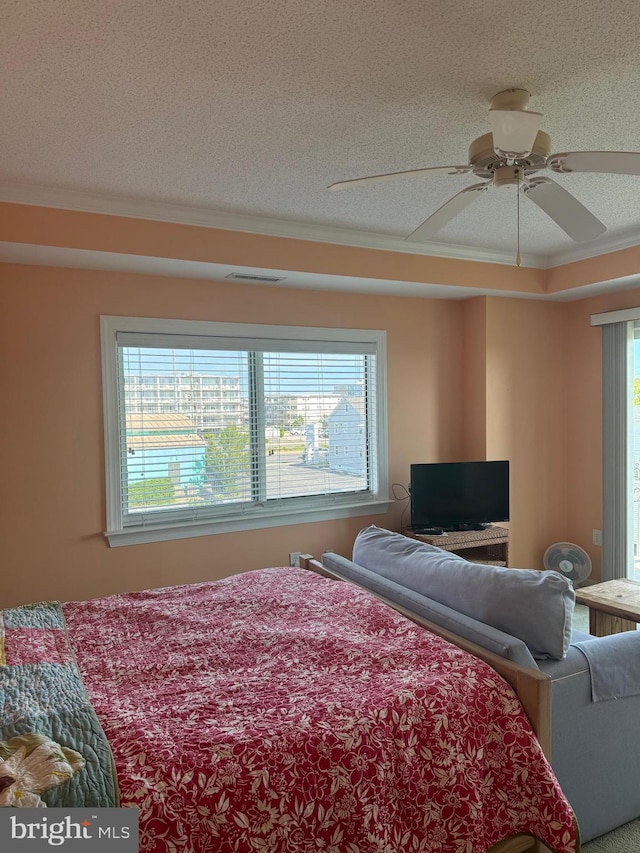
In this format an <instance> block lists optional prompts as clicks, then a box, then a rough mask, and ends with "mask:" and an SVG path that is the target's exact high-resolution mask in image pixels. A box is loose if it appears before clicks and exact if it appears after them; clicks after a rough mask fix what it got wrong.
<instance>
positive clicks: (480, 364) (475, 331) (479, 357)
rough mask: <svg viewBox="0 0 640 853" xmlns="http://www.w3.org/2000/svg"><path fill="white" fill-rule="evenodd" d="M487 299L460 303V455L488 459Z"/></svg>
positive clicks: (468, 457)
mask: <svg viewBox="0 0 640 853" xmlns="http://www.w3.org/2000/svg"><path fill="white" fill-rule="evenodd" d="M486 349H487V300H486V298H485V297H483V296H479V297H477V298H475V299H467V300H466V301H465V302H464V303H463V338H462V352H463V364H464V369H463V376H462V394H463V398H464V408H463V412H462V429H463V446H464V449H463V456H464V458H465V459H467V460H470V461H473V460H477V461H481V460H484V459H486V458H487V361H486Z"/></svg>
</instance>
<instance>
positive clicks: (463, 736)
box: [0, 568, 579, 853]
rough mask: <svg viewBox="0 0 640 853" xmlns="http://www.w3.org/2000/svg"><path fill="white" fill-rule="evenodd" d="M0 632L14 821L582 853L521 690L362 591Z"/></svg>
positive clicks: (331, 842) (154, 602)
mask: <svg viewBox="0 0 640 853" xmlns="http://www.w3.org/2000/svg"><path fill="white" fill-rule="evenodd" d="M2 615H3V622H4V658H3V660H2V665H1V666H0V681H1V686H2V689H3V696H2V702H3V704H2V717H1V718H0V723H1V726H0V741H2V743H0V758H2V759H4V763H3V764H2V765H1V766H0V779H1V781H2V784H1V785H0V788H1V789H2V790H1V791H0V804H3V805H10V806H15V805H21V804H25V800H26V804H28V805H39V804H45V803H46V804H48V805H49V806H53V805H76V806H78V805H83V806H96V807H97V806H105V805H116V804H117V803H118V802H120V804H121V805H125V806H135V807H137V808H139V810H140V830H141V833H140V850H141V851H142V853H146V851H154V853H161V851H162V853H166V851H172V850H180V851H184V853H231V851H236V853H250V851H263V853H285V851H286V853H310V851H314V853H317V851H319V850H322V851H324V853H374V851H375V853H381V851H385V853H405V851H415V853H419V851H425V853H427V851H428V852H429V853H435V851H441V853H450V851H464V853H467V851H473V853H485V851H487V850H488V849H492V850H496V851H498V850H499V851H500V853H503V851H520V850H524V849H525V848H528V847H529V846H530V845H531V839H532V838H533V837H538V838H540V839H542V841H543V842H544V843H545V844H546V845H547V846H548V847H549V848H551V849H552V850H554V851H556V853H575V851H577V850H578V848H579V842H578V840H577V830H576V827H575V821H574V815H573V812H572V810H571V808H570V806H569V804H568V803H567V801H566V798H565V797H564V795H563V794H562V792H561V790H560V788H559V785H558V783H557V781H556V779H555V778H554V776H553V773H552V772H551V769H550V767H549V765H548V763H547V761H546V759H545V757H544V754H543V752H542V749H541V747H540V744H539V742H538V740H537V739H536V737H535V734H534V732H533V730H532V728H531V726H530V724H529V722H528V720H527V718H526V716H525V714H524V711H523V709H522V706H521V705H520V703H519V702H518V701H517V699H516V697H515V695H514V693H513V691H512V690H511V688H510V687H509V686H508V685H507V684H506V682H505V681H503V680H502V679H501V678H500V677H499V676H498V675H497V673H496V672H495V671H494V670H493V669H491V668H490V667H489V666H488V665H487V664H486V663H484V662H483V661H482V660H480V659H478V658H474V657H473V656H471V655H469V654H467V653H466V652H464V651H462V650H461V649H459V648H456V647H455V646H453V645H451V644H449V643H447V642H445V641H444V640H442V639H441V638H440V637H438V636H436V635H435V634H433V633H429V632H428V631H426V630H424V629H423V628H421V627H418V626H416V625H415V624H414V623H413V622H410V621H409V620H408V619H406V618H404V617H403V616H401V615H400V614H399V613H397V612H396V611H394V610H393V609H392V608H390V607H388V606H387V605H386V604H383V603H382V602H380V601H379V600H378V599H377V598H376V597H375V596H374V595H372V594H371V593H370V592H368V591H366V590H363V589H360V588H359V587H358V586H356V585H353V584H347V583H336V582H334V581H332V580H328V579H326V578H324V577H321V576H319V575H318V574H314V573H312V572H308V571H305V570H303V569H289V568H272V569H261V570H258V571H253V572H247V573H245V574H242V575H237V576H234V577H230V578H227V579H225V580H222V581H217V582H214V583H203V584H194V585H189V586H179V587H171V588H168V589H161V590H150V591H147V592H141V593H130V594H124V595H114V596H109V597H106V598H102V599H96V600H94V601H87V602H68V603H66V604H63V605H59V604H57V603H51V602H49V603H46V604H41V605H32V606H28V607H18V608H13V609H10V610H5V611H3V612H2ZM0 633H1V632H0ZM509 666H512V664H509ZM89 700H90V701H89ZM43 750H44V758H45V761H40V760H39V759H40V757H43V755H42V753H43ZM111 755H113V762H114V766H112V764H111ZM43 767H47V768H49V769H50V768H51V767H55V770H56V773H55V774H52V773H49V772H45V771H44V770H43ZM114 769H115V774H114ZM116 774H117V779H116V778H115V775H116ZM54 777H55V778H54ZM118 788H119V793H118Z"/></svg>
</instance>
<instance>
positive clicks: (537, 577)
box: [353, 525, 575, 660]
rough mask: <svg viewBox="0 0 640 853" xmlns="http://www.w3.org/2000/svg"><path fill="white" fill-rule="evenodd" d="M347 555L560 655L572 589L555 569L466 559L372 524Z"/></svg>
mask: <svg viewBox="0 0 640 853" xmlns="http://www.w3.org/2000/svg"><path fill="white" fill-rule="evenodd" d="M353 560H354V562H355V563H358V564H359V565H361V566H364V567H365V568H367V569H369V570H370V571H373V572H377V573H378V574H380V575H382V576H383V577H386V578H390V579H391V580H393V581H395V582H396V583H399V584H402V585H403V586H406V587H408V588H409V589H413V590H415V591H416V592H419V593H421V594H422V595H426V596H428V597H429V598H432V599H435V600H436V601H439V602H440V603H441V604H446V605H447V607H451V608H453V609H455V610H458V611H459V612H460V613H464V614H465V615H466V616H470V617H471V618H473V619H477V620H479V621H480V622H484V623H486V624H487V625H492V626H493V627H494V628H498V630H500V631H504V632H505V633H507V634H511V635H512V636H514V637H518V638H519V639H521V640H523V641H524V642H525V643H526V645H527V646H528V648H529V650H530V652H531V654H532V655H533V657H534V658H537V659H545V658H554V659H556V660H561V659H562V658H563V657H564V656H565V654H566V652H567V649H568V647H569V644H570V642H571V623H572V620H573V610H574V607H575V592H574V589H573V586H572V584H571V582H570V581H569V580H567V578H565V577H564V576H563V575H561V574H560V573H559V572H549V571H538V570H537V569H507V568H502V567H499V566H485V565H480V564H477V563H469V562H468V561H467V560H464V559H463V558H462V557H459V556H458V555H456V554H451V553H448V552H447V551H443V550H442V549H440V548H436V547H434V546H432V545H427V544H426V543H425V542H419V541H418V540H416V539H409V538H408V537H406V536H402V535H401V534H400V533H392V532H391V531H389V530H383V529H382V528H379V527H376V526H375V525H372V526H371V527H367V528H365V529H364V530H361V531H360V533H359V534H358V536H357V537H356V541H355V543H354V546H353Z"/></svg>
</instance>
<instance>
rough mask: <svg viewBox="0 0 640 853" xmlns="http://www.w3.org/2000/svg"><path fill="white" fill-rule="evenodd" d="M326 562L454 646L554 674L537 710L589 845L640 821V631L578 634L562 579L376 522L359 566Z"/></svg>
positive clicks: (362, 540) (361, 548) (357, 551)
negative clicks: (475, 558)
mask: <svg viewBox="0 0 640 853" xmlns="http://www.w3.org/2000/svg"><path fill="white" fill-rule="evenodd" d="M322 565H323V569H322V570H323V571H324V572H325V574H327V575H328V576H332V577H338V578H344V579H348V580H350V581H352V582H354V583H356V584H359V585H362V586H364V587H366V588H367V589H369V590H372V591H373V592H374V593H376V594H377V595H379V596H381V597H383V598H384V599H385V600H387V601H389V602H390V603H392V604H393V605H394V606H397V607H399V608H400V609H401V610H402V612H405V613H407V614H408V615H410V616H414V617H416V616H417V617H418V618H424V619H426V620H429V622H430V623H432V625H435V626H437V627H436V628H435V630H439V631H440V632H441V633H442V634H443V635H445V636H447V637H449V638H450V639H452V640H453V641H454V642H459V643H461V644H462V645H463V646H465V645H466V646H467V647H468V643H469V642H472V643H474V644H477V645H478V646H481V647H482V648H483V649H485V650H488V652H490V653H491V654H493V655H497V656H499V658H500V659H502V660H504V661H507V660H508V661H512V662H513V663H515V664H516V665H517V669H518V670H519V671H520V672H521V673H525V672H527V671H528V672H530V673H533V672H535V673H537V674H538V675H542V676H544V677H545V678H546V680H547V681H548V686H549V687H550V691H549V694H548V695H549V696H550V699H549V704H548V706H546V705H545V702H546V700H545V693H544V691H542V692H538V693H536V694H535V695H534V696H533V699H532V701H531V702H530V704H529V707H528V712H529V714H530V716H532V718H533V721H534V724H535V725H536V727H537V728H538V731H539V734H540V738H541V742H542V744H543V746H544V747H545V750H546V751H547V753H548V754H549V755H550V760H551V764H552V766H553V769H554V772H555V774H556V776H557V778H558V780H559V782H560V785H561V787H562V789H563V791H564V793H565V795H566V796H567V799H568V800H569V802H570V803H571V805H572V807H573V809H574V811H575V813H576V816H577V819H578V823H579V826H580V834H581V838H582V841H583V842H584V841H587V840H589V839H591V838H594V837H596V836H598V835H601V834H603V833H605V832H608V831H610V830H612V829H614V828H615V827H617V826H619V825H621V824H623V823H625V822H627V821H629V820H632V819H634V818H636V817H638V816H640V631H638V632H626V633H624V634H617V635H613V636H609V637H601V638H596V637H592V636H591V635H589V634H584V633H581V632H578V631H575V630H573V629H572V617H573V612H574V603H575V593H574V591H573V588H572V585H571V583H570V581H568V580H567V579H566V578H564V577H563V576H562V575H560V574H559V573H556V572H540V571H537V570H517V569H505V568H498V567H494V566H487V565H477V564H473V563H469V562H467V561H466V560H464V559H463V558H462V557H459V556H457V555H455V554H452V553H450V552H446V551H444V550H442V549H440V548H437V547H435V546H431V545H428V544H426V543H422V542H419V541H417V540H415V539H412V538H409V537H406V536H403V535H400V534H398V533H392V532H390V531H388V530H382V529H381V528H377V527H375V526H372V527H369V528H366V529H365V530H363V531H361V532H360V534H359V535H358V537H357V538H356V542H355V544H354V549H353V559H352V560H348V559H346V558H344V557H341V556H339V555H337V554H333V553H327V554H324V555H323V559H322ZM511 680H512V683H513V684H514V685H517V677H515V678H513V679H511ZM526 693H527V691H526V690H525V693H524V694H523V697H522V698H523V700H524V702H525V705H526V703H527V696H526ZM549 721H550V731H549V726H548V725H547V723H548V722H549Z"/></svg>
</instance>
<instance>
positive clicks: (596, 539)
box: [593, 529, 602, 546]
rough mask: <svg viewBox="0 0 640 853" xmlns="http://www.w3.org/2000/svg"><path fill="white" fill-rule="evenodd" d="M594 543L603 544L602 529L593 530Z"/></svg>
mask: <svg viewBox="0 0 640 853" xmlns="http://www.w3.org/2000/svg"><path fill="white" fill-rule="evenodd" d="M593 544H594V545H600V546H602V530H595V529H594V531H593Z"/></svg>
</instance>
